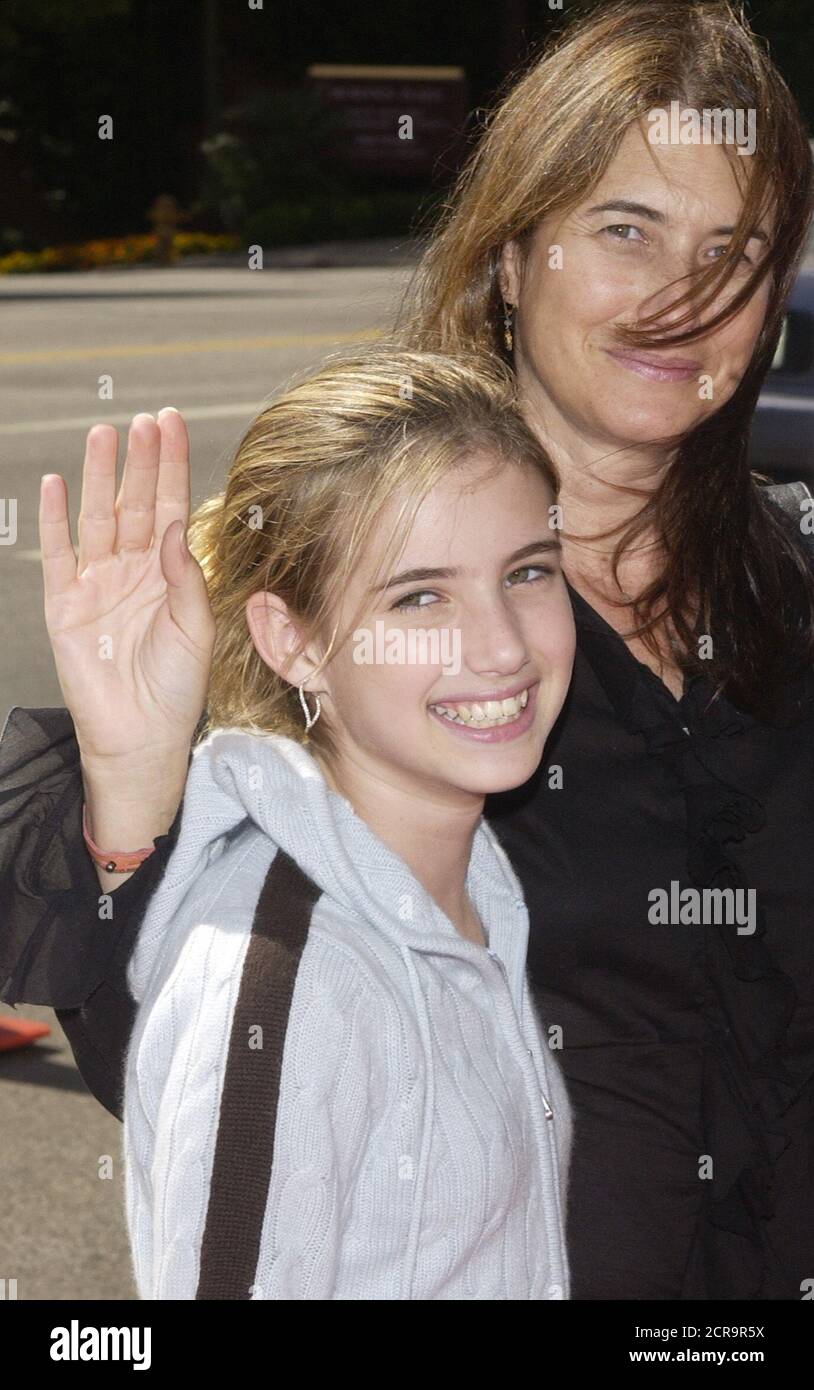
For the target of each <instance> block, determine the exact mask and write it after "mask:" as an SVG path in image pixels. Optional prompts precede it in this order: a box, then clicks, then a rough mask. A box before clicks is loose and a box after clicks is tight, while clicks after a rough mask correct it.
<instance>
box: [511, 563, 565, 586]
mask: <svg viewBox="0 0 814 1390" xmlns="http://www.w3.org/2000/svg"><path fill="white" fill-rule="evenodd" d="M518 574H519V575H521V576H523V575H525V576H527V577H526V578H522V577H521V579H520V583H521V584H527V583H529V584H533V583H534V582H535V581H536V580H537V579H538V578H539V577H540V575H550V574H556V570H553V569H552V568H551V566H550V565H523V566H522V568H521V569H519V570H512V572H511V574H510V575H509V576H508V578H509V580H512V579H514V577H515V575H518ZM529 575H530V576H531V578H530V579H529V578H528V576H529Z"/></svg>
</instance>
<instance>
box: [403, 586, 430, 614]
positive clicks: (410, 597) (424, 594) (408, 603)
mask: <svg viewBox="0 0 814 1390" xmlns="http://www.w3.org/2000/svg"><path fill="white" fill-rule="evenodd" d="M437 597H438V595H437V594H435V593H433V591H432V589H416V591H415V593H413V594H405V595H404V597H403V598H400V599H397V600H396V602H395V603H394V604H393V609H402V610H406V609H408V608H429V607H431V605H430V604H428V603H419V602H418V600H419V599H422V598H431V599H433V598H437Z"/></svg>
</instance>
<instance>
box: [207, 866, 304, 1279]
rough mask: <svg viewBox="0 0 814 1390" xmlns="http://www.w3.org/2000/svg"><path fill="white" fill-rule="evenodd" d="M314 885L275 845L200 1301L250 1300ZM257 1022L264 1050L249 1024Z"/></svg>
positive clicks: (236, 1053) (246, 969) (231, 1056)
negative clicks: (289, 1028) (291, 1014)
mask: <svg viewBox="0 0 814 1390" xmlns="http://www.w3.org/2000/svg"><path fill="white" fill-rule="evenodd" d="M319 897H320V889H319V888H317V886H316V884H315V883H314V882H313V881H312V880H311V879H310V878H308V876H307V875H306V874H304V873H303V871H302V869H300V867H299V865H298V864H296V863H295V861H294V860H293V859H292V858H291V857H290V855H288V854H286V853H285V852H284V851H283V850H281V849H278V851H277V853H276V854H275V856H274V859H273V860H272V863H271V866H270V868H269V871H268V874H267V875H266V880H265V883H264V884H263V888H262V890H261V893H260V896H259V898H258V900H257V907H256V909H255V914H254V921H253V923H252V935H251V940H250V942H249V945H248V948H247V951H246V957H245V960H244V964H243V974H242V976H241V980H240V990H239V992H238V998H237V1002H236V1004H235V1011H234V1017H233V1019H232V1029H231V1034H230V1037H229V1053H228V1057H227V1061H226V1075H225V1077H224V1083H223V1094H222V1097H221V1104H220V1113H219V1116H218V1135H217V1139H216V1142H215V1159H214V1165H213V1169H212V1180H211V1183H210V1187H209V1205H208V1207H207V1212H206V1224H205V1227H204V1234H203V1241H202V1243H201V1269H200V1277H199V1280H198V1289H197V1293H196V1294H195V1297H196V1299H214V1298H234V1299H249V1298H250V1297H251V1293H250V1290H251V1287H252V1285H253V1284H254V1282H255V1273H256V1270H257V1261H258V1258H259V1253H260V1237H261V1234H262V1230H263V1218H264V1216H265V1213H266V1200H267V1197H268V1188H269V1181H270V1179H271V1165H272V1163H273V1161H274V1130H275V1124H276V1119H277V1105H278V1101H279V1098H280V1078H281V1073H282V1065H283V1047H284V1044H285V1035H286V1028H287V1026H288V1016H289V1011H290V1009H291V1000H292V997H293V994H294V984H295V981H296V978H297V971H298V969H299V964H300V959H301V956H302V952H303V948H304V946H305V941H306V938H307V936H308V927H309V924H310V921H311V914H312V912H313V909H314V904H315V903H316V901H317V899H318V898H319ZM257 1024H259V1025H260V1027H261V1028H262V1030H263V1033H262V1040H263V1046H262V1047H261V1048H252V1047H250V1046H249V1039H250V1034H249V1029H250V1028H252V1027H253V1026H255V1025H257Z"/></svg>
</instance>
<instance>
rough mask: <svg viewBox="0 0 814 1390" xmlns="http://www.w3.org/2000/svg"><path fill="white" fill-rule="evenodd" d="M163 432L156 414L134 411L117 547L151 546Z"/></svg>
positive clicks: (118, 508) (118, 503)
mask: <svg viewBox="0 0 814 1390" xmlns="http://www.w3.org/2000/svg"><path fill="white" fill-rule="evenodd" d="M160 441H161V434H160V431H159V428H158V425H157V424H156V422H155V420H154V419H153V417H152V415H134V416H133V422H132V424H131V426H130V431H129V433H128V436H127V455H126V457H125V460H124V474H123V476H122V485H121V488H120V489H119V495H118V497H117V499H116V508H115V510H116V523H117V525H116V539H115V541H114V543H113V550H114V552H115V553H118V552H119V551H120V550H148V549H149V547H150V543H151V541H152V539H153V527H154V524H155V492H156V485H157V483H158V452H159V445H160Z"/></svg>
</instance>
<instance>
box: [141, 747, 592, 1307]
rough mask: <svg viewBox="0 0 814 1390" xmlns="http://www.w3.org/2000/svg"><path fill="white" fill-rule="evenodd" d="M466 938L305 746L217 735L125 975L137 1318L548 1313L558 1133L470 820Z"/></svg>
mask: <svg viewBox="0 0 814 1390" xmlns="http://www.w3.org/2000/svg"><path fill="white" fill-rule="evenodd" d="M467 889H468V892H469V894H470V896H471V899H472V901H473V903H474V905H475V907H476V909H477V911H478V913H479V914H480V918H481V921H482V923H483V926H484V930H485V932H486V934H487V938H488V946H487V947H484V946H480V945H478V944H476V943H474V942H471V941H467V940H466V939H465V938H463V937H462V936H461V935H460V933H459V932H458V931H457V930H456V928H455V927H454V925H453V923H452V922H451V921H450V919H449V918H448V917H447V916H446V915H445V914H444V913H443V912H442V911H441V909H440V908H439V907H438V906H437V904H436V903H435V902H434V900H433V899H432V898H431V897H430V895H429V894H428V893H427V892H426V891H425V889H424V888H422V886H421V885H420V883H419V882H418V880H417V879H416V878H415V876H414V875H413V874H412V872H411V871H410V870H409V869H408V867H407V866H406V864H405V863H404V862H403V861H402V860H401V859H400V858H399V857H398V856H397V855H396V854H395V853H394V852H393V851H392V850H390V849H389V848H388V847H387V846H386V845H385V844H384V843H383V842H382V841H381V840H380V839H379V838H378V837H377V836H376V834H375V833H374V832H373V831H372V830H371V829H370V827H369V826H368V825H367V823H366V822H365V821H363V820H362V819H361V818H360V817H359V816H357V815H356V814H355V812H354V811H353V809H352V807H351V806H350V803H349V802H348V801H347V800H345V799H344V798H343V797H341V796H339V795H338V794H337V793H336V792H334V791H333V790H332V789H331V788H329V787H328V785H327V783H326V781H325V779H324V777H323V775H322V772H321V770H320V768H319V765H318V763H317V762H316V761H315V759H314V758H313V756H312V755H311V754H310V753H309V752H308V751H307V749H306V748H304V747H303V746H302V745H300V744H298V743H296V742H295V741H294V740H291V739H287V738H283V737H281V736H279V735H261V734H252V733H247V732H245V731H242V730H237V729H219V730H214V731H213V732H211V733H210V734H209V736H208V737H207V738H206V739H205V740H204V741H203V742H202V743H200V744H198V745H197V747H196V748H195V750H194V753H193V756H192V760H191V764H190V770H189V775H188V779H187V785H186V790H185V794H184V804H183V809H182V816H181V824H180V828H179V834H178V841H177V844H176V846H175V848H174V850H173V853H172V855H171V856H170V859H169V861H168V864H167V867H166V871H165V874H164V876H163V878H162V879H161V881H160V883H159V886H158V888H157V889H156V891H155V893H154V894H153V897H152V898H151V900H150V902H149V905H148V909H147V912H146V915H145V918H144V921H143V923H142V926H141V930H140V933H139V937H138V941H137V945H136V948H135V950H134V953H133V956H132V958H131V961H130V965H129V969H128V980H129V984H130V988H131V990H132V993H133V996H134V998H135V1000H136V1001H137V1005H138V1010H137V1016H136V1022H135V1027H134V1029H133V1033H132V1035H131V1039H130V1044H129V1048H128V1053H127V1062H126V1069H125V1091H124V1130H123V1144H124V1159H125V1191H126V1210H127V1221H128V1229H129V1234H130V1243H131V1251H132V1258H133V1268H134V1274H135V1279H136V1283H137V1287H138V1290H139V1293H140V1296H141V1297H142V1298H145V1299H195V1298H238V1299H240V1298H243V1299H286V1300H299V1299H322V1300H326V1299H562V1298H568V1296H569V1272H568V1261H567V1257H566V1249H565V1240H564V1217H565V1201H566V1181H567V1171H568V1161H569V1155H570V1147H571V1133H572V1119H571V1111H570V1107H569V1103H568V1099H567V1094H566V1090H565V1086H564V1083H563V1080H562V1077H561V1074H560V1070H559V1066H558V1064H557V1062H556V1059H555V1056H554V1053H553V1052H552V1051H551V1050H550V1048H549V1046H548V1045H547V1040H546V1037H545V1034H544V1032H543V1031H542V1027H541V1024H540V1022H539V1021H538V1019H537V1017H536V1015H535V1008H534V1006H533V1002H532V998H531V996H530V993H529V987H528V983H527V978H526V968H525V967H526V949H527V938H528V926H529V924H528V914H527V911H526V908H525V904H524V901H523V895H522V891H521V889H520V885H519V882H518V879H517V877H516V875H515V873H514V871H513V870H512V868H511V866H510V864H509V861H508V859H507V857H506V854H505V851H504V850H503V849H502V847H501V846H500V844H499V842H498V841H497V839H496V837H495V834H494V832H493V831H492V829H491V828H490V827H489V825H488V824H487V822H486V821H484V820H481V821H480V822H479V824H478V827H477V830H476V832H475V837H474V842H473V848H472V855H471V859H470V865H469V870H468V877H467Z"/></svg>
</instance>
